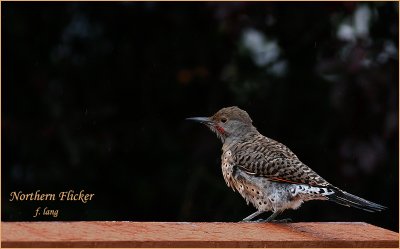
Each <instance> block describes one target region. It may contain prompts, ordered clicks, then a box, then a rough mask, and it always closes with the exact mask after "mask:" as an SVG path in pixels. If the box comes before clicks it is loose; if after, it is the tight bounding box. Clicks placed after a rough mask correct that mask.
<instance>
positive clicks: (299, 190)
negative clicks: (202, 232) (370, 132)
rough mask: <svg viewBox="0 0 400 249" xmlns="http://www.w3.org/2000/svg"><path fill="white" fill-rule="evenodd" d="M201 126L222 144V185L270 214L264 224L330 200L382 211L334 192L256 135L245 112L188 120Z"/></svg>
mask: <svg viewBox="0 0 400 249" xmlns="http://www.w3.org/2000/svg"><path fill="white" fill-rule="evenodd" d="M189 120H193V121H198V122H201V123H203V124H205V125H206V126H207V127H209V128H210V129H211V130H212V131H213V132H215V133H216V134H217V136H218V138H220V139H221V141H222V143H223V146H222V156H221V169H222V175H223V177H224V180H225V182H226V184H227V185H228V186H229V187H231V188H232V189H233V190H234V191H238V192H239V193H240V195H241V196H242V197H243V198H244V199H245V200H246V202H247V203H251V204H252V205H253V206H254V207H255V208H256V209H257V210H258V211H257V212H255V213H253V214H251V215H250V216H248V217H246V218H245V219H244V220H246V221H249V220H251V219H253V218H254V217H256V216H257V215H259V214H261V213H263V212H266V211H272V212H273V214H272V215H271V216H270V217H269V218H268V219H267V221H271V220H273V219H274V218H275V217H276V216H277V215H278V214H279V213H281V212H283V211H284V210H286V209H297V208H298V207H300V206H301V204H302V203H303V202H304V201H309V200H330V201H334V202H337V203H339V204H342V205H345V206H352V207H356V208H359V209H363V210H366V211H370V212H373V211H381V210H383V209H385V207H384V206H381V205H379V204H376V203H373V202H370V201H367V200H365V199H362V198H360V197H357V196H355V195H352V194H349V193H347V192H345V191H343V190H340V189H339V188H337V187H335V186H333V185H332V184H330V183H329V182H327V181H326V180H325V179H323V178H322V177H321V176H319V175H318V174H317V173H315V172H314V171H313V170H312V169H311V168H309V167H308V166H307V165H305V164H304V163H303V162H301V161H300V160H299V158H298V157H297V156H296V155H295V154H294V153H293V152H292V151H291V150H290V149H289V148H287V147H286V146H285V145H283V144H281V143H279V142H277V141H275V140H273V139H271V138H268V137H265V136H263V135H261V134H260V133H259V132H258V131H257V129H256V128H255V127H254V126H253V125H252V120H251V118H250V116H249V115H248V114H247V112H246V111H243V110H241V109H239V108H238V107H236V106H234V107H228V108H223V109H221V110H219V111H218V112H217V113H216V114H214V115H213V116H211V117H207V118H204V117H201V118H189Z"/></svg>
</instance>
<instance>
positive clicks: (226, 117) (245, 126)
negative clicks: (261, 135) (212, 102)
mask: <svg viewBox="0 0 400 249" xmlns="http://www.w3.org/2000/svg"><path fill="white" fill-rule="evenodd" d="M187 120H191V121H196V122H199V123H202V124H205V125H206V126H207V127H208V128H210V130H212V131H213V132H215V133H216V134H217V136H218V137H219V138H220V139H221V141H222V142H225V140H226V139H227V138H233V137H240V136H242V135H244V134H246V133H248V132H254V131H256V128H255V127H254V126H253V125H252V122H253V121H252V120H251V118H250V116H249V114H247V112H246V111H244V110H242V109H240V108H239V107H237V106H232V107H226V108H222V109H221V110H219V111H218V112H217V113H215V114H214V115H213V116H211V117H194V118H187Z"/></svg>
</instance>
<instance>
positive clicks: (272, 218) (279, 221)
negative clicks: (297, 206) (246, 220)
mask: <svg viewBox="0 0 400 249" xmlns="http://www.w3.org/2000/svg"><path fill="white" fill-rule="evenodd" d="M280 213H281V212H280V211H275V212H273V213H272V214H271V216H270V217H268V218H267V219H265V220H263V219H259V220H257V222H274V223H287V222H291V221H292V219H282V220H275V218H276V216H278V215H279V214H280Z"/></svg>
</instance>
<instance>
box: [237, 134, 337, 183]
mask: <svg viewBox="0 0 400 249" xmlns="http://www.w3.org/2000/svg"><path fill="white" fill-rule="evenodd" d="M249 141H251V142H249ZM231 150H232V154H233V156H234V160H235V163H236V165H237V166H238V167H239V168H240V169H241V170H243V171H245V172H246V173H248V174H252V175H256V176H261V177H265V178H268V179H269V180H271V181H277V182H288V183H298V184H308V185H311V186H329V185H330V184H329V183H328V182H327V181H326V180H325V179H323V178H322V177H320V176H319V175H318V174H317V173H315V172H314V171H313V170H312V169H310V168H309V167H308V166H307V165H305V164H303V163H302V162H301V161H300V160H299V159H298V158H297V156H296V155H295V154H294V153H293V152H292V151H290V149H289V148H287V147H286V146H285V145H283V144H281V143H279V142H277V141H275V140H273V139H270V138H267V137H264V136H262V135H259V136H257V137H253V138H252V139H247V140H246V142H243V143H237V144H236V146H234V148H232V149H231Z"/></svg>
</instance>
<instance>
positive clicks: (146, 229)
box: [1, 221, 399, 247]
mask: <svg viewBox="0 0 400 249" xmlns="http://www.w3.org/2000/svg"><path fill="white" fill-rule="evenodd" d="M1 225H2V227H1V228H2V229H1V235H2V236H1V237H2V242H1V246H2V247H399V234H398V233H396V232H392V231H389V230H386V229H383V228H379V227H376V226H372V225H369V224H366V223H343V222H340V223H336V222H335V223H331V222H324V223H288V224H273V223H189V222H104V221H101V222H100V221H95V222H2V223H1Z"/></svg>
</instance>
